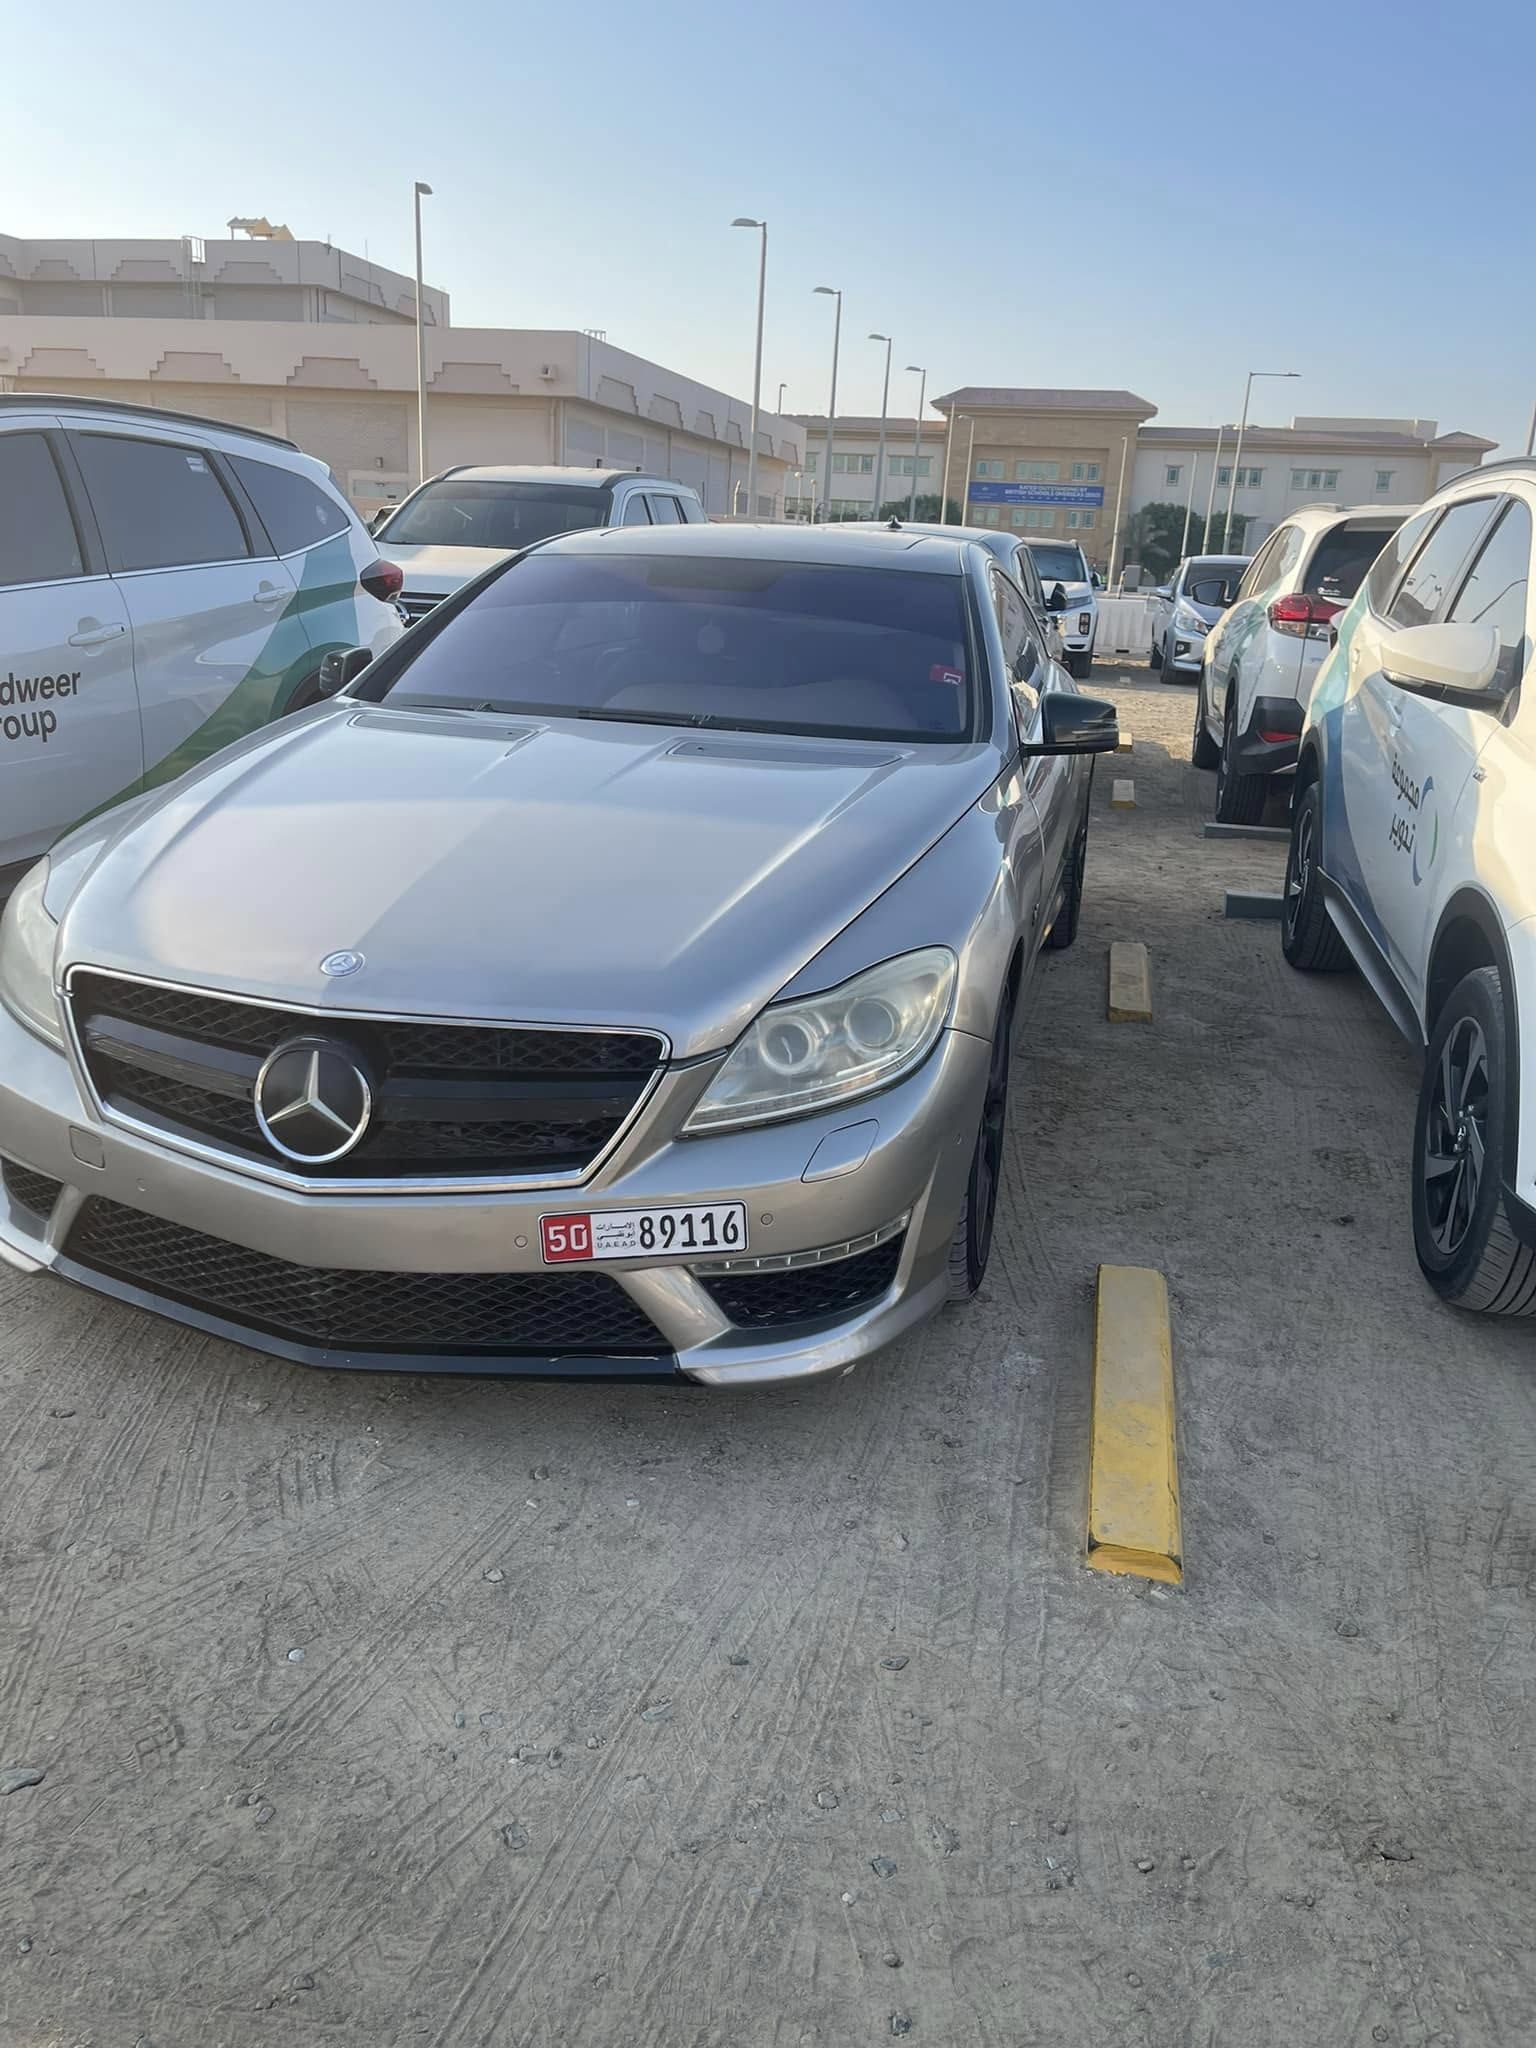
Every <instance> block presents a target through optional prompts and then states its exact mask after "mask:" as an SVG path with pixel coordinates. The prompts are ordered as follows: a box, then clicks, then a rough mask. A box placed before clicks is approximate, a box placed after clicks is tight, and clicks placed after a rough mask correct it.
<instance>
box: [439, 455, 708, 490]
mask: <svg viewBox="0 0 1536 2048" xmlns="http://www.w3.org/2000/svg"><path fill="white" fill-rule="evenodd" d="M450 476H452V477H461V478H467V479H468V480H469V481H470V482H471V483H476V484H565V485H567V486H570V485H572V484H574V485H576V486H577V487H578V488H585V489H587V490H593V491H604V490H607V489H608V488H609V487H610V486H611V485H613V484H618V483H632V484H635V483H640V484H654V485H655V486H656V487H657V489H658V490H668V491H687V492H689V493H690V494H691V495H692V496H694V497H697V496H698V492H697V491H695V490H694V488H693V485H692V484H680V483H678V482H677V481H676V479H675V478H673V477H669V476H654V475H653V474H652V473H651V472H650V471H649V470H642V469H579V468H577V467H576V465H575V464H574V463H556V462H458V463H455V464H454V466H453V467H452V469H442V470H439V471H438V473H437V475H436V476H431V477H428V478H427V482H428V483H432V484H437V483H441V482H443V480H444V479H445V478H446V477H450Z"/></svg>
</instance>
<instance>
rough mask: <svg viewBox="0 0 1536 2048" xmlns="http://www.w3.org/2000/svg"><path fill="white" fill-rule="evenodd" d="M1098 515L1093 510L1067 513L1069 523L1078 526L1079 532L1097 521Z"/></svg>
mask: <svg viewBox="0 0 1536 2048" xmlns="http://www.w3.org/2000/svg"><path fill="white" fill-rule="evenodd" d="M1096 516H1097V515H1096V514H1094V513H1092V512H1069V513H1068V514H1067V524H1068V526H1071V527H1075V528H1077V530H1078V531H1079V532H1085V531H1086V530H1087V529H1088V528H1089V527H1091V526H1092V525H1093V524H1094V523H1095V519H1096Z"/></svg>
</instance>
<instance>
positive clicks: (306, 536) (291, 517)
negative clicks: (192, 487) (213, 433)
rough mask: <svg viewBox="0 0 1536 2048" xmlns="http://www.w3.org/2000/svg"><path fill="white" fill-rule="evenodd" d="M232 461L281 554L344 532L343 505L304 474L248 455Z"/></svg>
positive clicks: (345, 523)
mask: <svg viewBox="0 0 1536 2048" xmlns="http://www.w3.org/2000/svg"><path fill="white" fill-rule="evenodd" d="M231 461H232V464H233V467H234V472H235V474H236V476H237V477H239V479H240V481H241V483H243V484H244V485H245V488H246V489H247V490H248V491H249V492H250V494H251V503H252V504H253V505H254V506H255V507H256V512H257V516H258V517H259V519H260V520H261V523H262V525H263V526H264V527H265V528H266V529H267V532H268V534H269V535H270V536H271V540H272V545H273V547H275V548H276V549H277V552H278V553H279V554H280V555H292V554H296V553H297V552H298V550H299V549H300V548H308V547H313V546H314V544H315V542H316V541H317V540H329V539H330V538H331V536H332V535H333V534H337V533H344V532H345V531H346V529H347V526H348V524H349V522H348V519H347V515H346V513H345V512H344V511H343V509H342V507H341V506H340V505H339V504H337V502H336V500H335V499H334V498H333V497H331V496H330V495H329V493H328V492H326V491H322V490H321V489H320V487H319V485H318V484H315V483H312V482H311V481H310V479H309V478H308V477H307V476H301V475H300V474H299V473H298V471H297V470H293V469H279V468H278V466H277V464H276V463H275V462H258V461H257V460H256V459H255V458H254V457H253V456H248V455H236V456H233V457H232V458H231Z"/></svg>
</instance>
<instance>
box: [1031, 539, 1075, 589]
mask: <svg viewBox="0 0 1536 2048" xmlns="http://www.w3.org/2000/svg"><path fill="white" fill-rule="evenodd" d="M1029 551H1030V553H1031V554H1032V555H1033V556H1034V558H1035V567H1036V568H1037V569H1038V570H1039V571H1040V580H1041V582H1042V583H1044V584H1046V585H1047V586H1049V585H1050V584H1052V583H1086V582H1087V581H1088V565H1087V563H1086V562H1085V561H1084V560H1083V558H1082V555H1081V553H1080V552H1079V551H1078V550H1077V549H1076V548H1053V547H1051V546H1050V545H1049V544H1047V545H1046V546H1044V547H1042V546H1041V545H1040V543H1039V542H1038V541H1031V542H1030V547H1029Z"/></svg>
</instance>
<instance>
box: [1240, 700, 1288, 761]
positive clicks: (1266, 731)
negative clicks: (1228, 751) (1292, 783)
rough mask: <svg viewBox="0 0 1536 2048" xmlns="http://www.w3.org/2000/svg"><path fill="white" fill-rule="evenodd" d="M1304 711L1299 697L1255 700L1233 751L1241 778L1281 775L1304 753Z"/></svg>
mask: <svg viewBox="0 0 1536 2048" xmlns="http://www.w3.org/2000/svg"><path fill="white" fill-rule="evenodd" d="M1301 727H1302V707H1301V704H1300V702H1299V701H1298V700H1297V699H1296V698H1295V697H1255V698H1254V700H1253V711H1252V713H1251V715H1250V717H1249V720H1248V724H1247V726H1246V727H1245V729H1244V730H1243V731H1242V732H1241V733H1240V734H1239V735H1238V736H1237V739H1236V742H1235V745H1234V747H1233V766H1234V767H1235V769H1236V770H1237V772H1238V774H1239V775H1281V774H1283V773H1284V772H1285V770H1286V769H1287V768H1294V767H1295V766H1296V762H1297V758H1298V756H1299V755H1300V752H1301Z"/></svg>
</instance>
